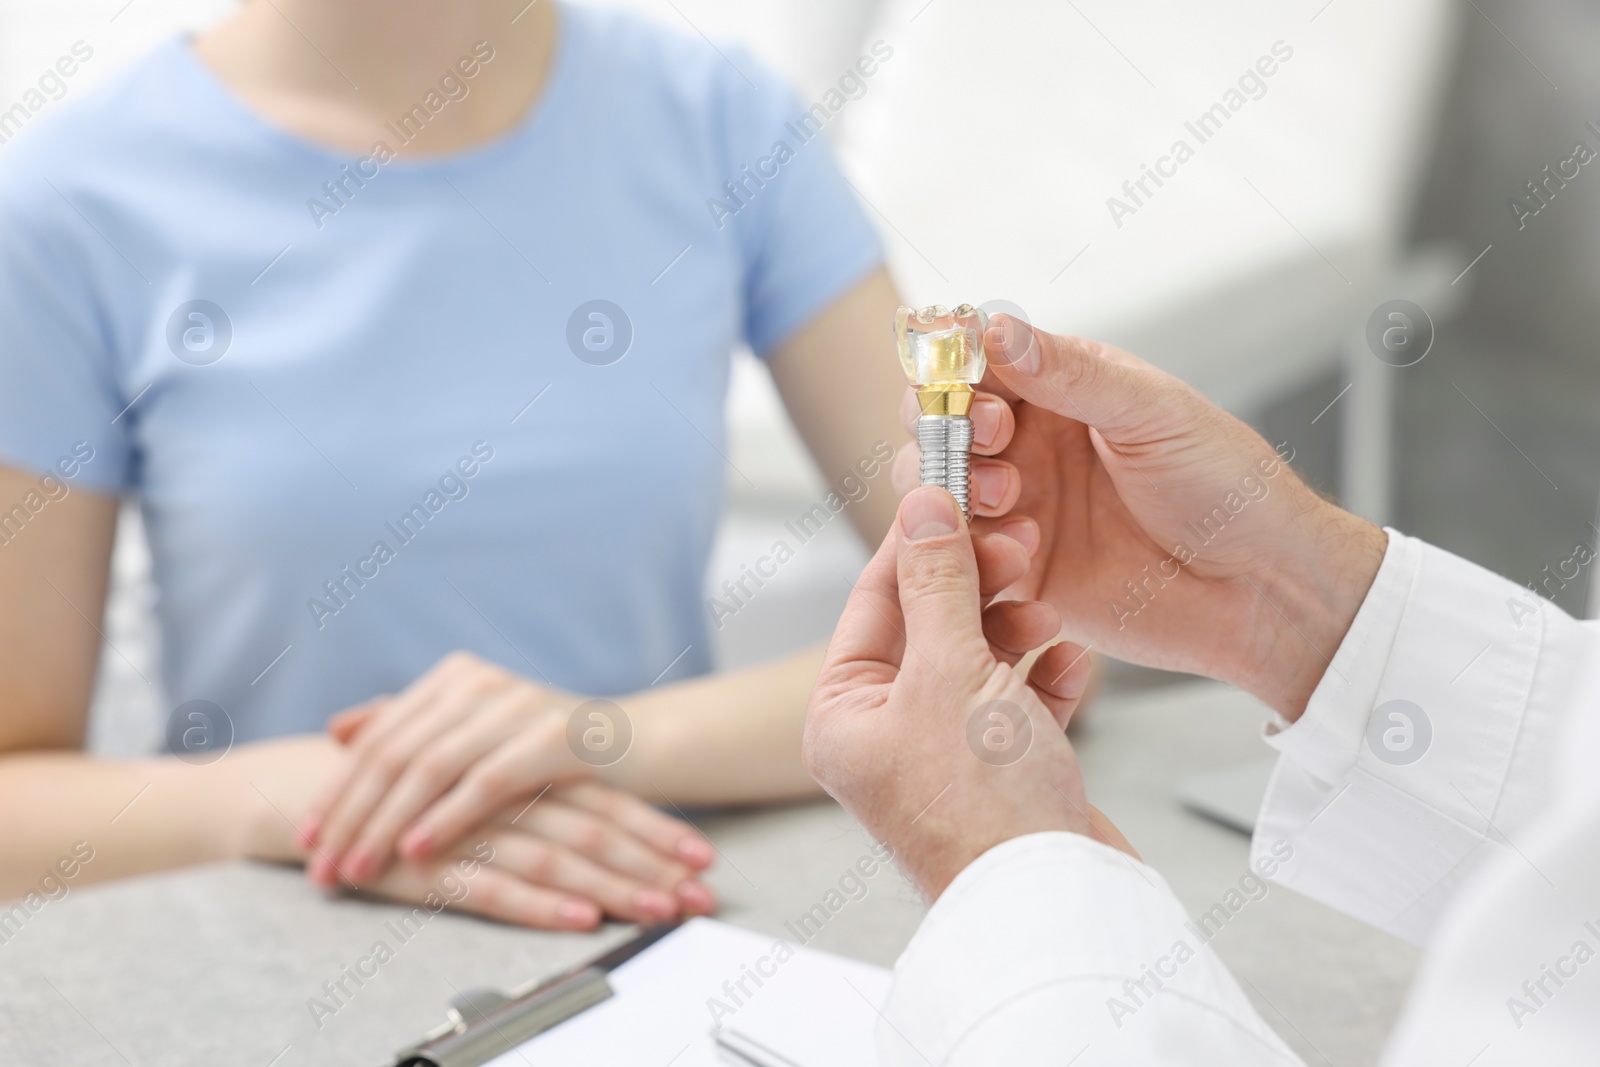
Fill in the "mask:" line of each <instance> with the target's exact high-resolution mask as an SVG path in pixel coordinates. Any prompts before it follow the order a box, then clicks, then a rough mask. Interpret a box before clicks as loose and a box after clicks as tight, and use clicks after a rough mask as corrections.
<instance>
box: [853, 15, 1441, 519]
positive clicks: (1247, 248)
mask: <svg viewBox="0 0 1600 1067" xmlns="http://www.w3.org/2000/svg"><path fill="white" fill-rule="evenodd" d="M881 10H882V13H881V17H880V19H879V21H878V23H877V24H876V25H875V26H874V28H873V29H872V30H871V31H870V32H869V34H868V37H869V38H873V39H876V38H882V39H883V40H885V41H887V42H889V43H890V44H891V45H892V46H893V47H894V49H895V52H894V57H893V59H892V60H891V61H889V62H887V63H885V64H884V65H883V68H882V70H881V71H880V72H879V73H878V74H877V75H876V76H875V77H874V78H873V79H872V82H871V87H870V91H869V92H868V93H867V95H866V96H865V97H864V98H863V99H861V100H860V101H858V102H854V103H852V104H851V105H850V106H849V109H848V114H847V116H846V121H845V126H844V140H843V150H844V154H845V157H846V160H847V162H848V164H849V166H850V168H851V171H852V173H854V174H855V175H857V177H858V184H859V188H860V192H861V193H862V195H863V197H864V198H865V199H866V200H867V202H868V203H869V204H870V205H871V207H872V210H873V211H874V212H875V213H876V215H877V217H878V221H879V222H880V223H881V226H882V229H883V231H884V233H885V235H886V237H887V239H888V242H889V247H890V250H891V258H892V262H893V265H894V268H895V272H896V275H897V277H898V279H899V281H900V283H901V285H902V286H903V287H904V288H905V290H906V292H907V295H908V296H909V297H910V298H911V299H913V300H915V301H917V302H918V303H932V302H941V303H950V302H955V301H960V300H966V299H971V300H975V301H976V300H984V299H987V298H990V297H1003V298H1005V299H1007V300H1009V301H1014V302H1015V303H1016V304H1017V305H1019V306H1020V307H1021V308H1022V309H1023V310H1024V312H1025V313H1026V314H1027V316H1028V317H1029V318H1030V319H1031V320H1032V321H1033V322H1035V323H1037V324H1038V325H1040V326H1042V327H1043V328H1045V329H1049V330H1052V331H1063V332H1071V333H1076V334H1082V335H1086V336H1092V337H1096V338H1099V339H1103V340H1107V341H1110V342H1114V343H1116V344H1119V345H1121V346H1123V347H1125V348H1127V349H1129V350H1130V351H1133V352H1135V353H1138V354H1139V355H1141V356H1142V357H1144V358H1146V359H1148V360H1150V361H1152V362H1154V363H1156V364H1158V365H1160V366H1162V367H1164V368H1166V369H1168V370H1170V371H1172V372H1173V373H1174V374H1177V375H1179V376H1180V377H1183V378H1185V379H1187V380H1189V381H1191V382H1193V383H1195V384H1196V385H1197V386H1199V387H1200V388H1201V389H1202V390H1204V391H1205V392H1206V393H1207V394H1209V395H1210V396H1211V397H1213V398H1214V399H1216V400H1217V401H1218V402H1220V403H1222V404H1223V405H1224V406H1226V407H1228V408H1230V409H1231V410H1233V411H1235V412H1238V413H1240V414H1242V415H1245V416H1246V417H1248V416H1249V415H1251V414H1253V413H1256V412H1259V411H1260V410H1261V408H1262V406H1263V405H1264V404H1266V403H1267V402H1268V401H1270V400H1272V399H1274V398H1277V397H1280V396H1282V395H1284V394H1286V393H1287V392H1289V391H1291V390H1293V389H1296V388H1299V387H1303V386H1305V385H1307V384H1309V383H1311V382H1313V381H1315V380H1316V379H1317V378H1318V377H1319V376H1322V375H1326V374H1328V373H1329V372H1331V371H1333V370H1335V369H1336V368H1337V367H1339V365H1340V360H1341V359H1344V360H1345V361H1346V369H1345V371H1344V373H1343V374H1342V375H1341V377H1342V379H1343V381H1342V382H1341V385H1342V384H1343V383H1344V382H1350V383H1351V386H1352V388H1351V395H1350V396H1348V397H1345V398H1344V404H1343V410H1342V411H1341V412H1340V413H1339V417H1341V418H1342V419H1343V425H1344V428H1345V434H1344V441H1345V454H1344V457H1343V459H1344V462H1343V464H1342V466H1343V472H1344V485H1343V492H1344V496H1345V499H1346V501H1347V503H1349V504H1350V505H1352V506H1353V507H1355V509H1356V510H1358V511H1361V512H1363V513H1365V514H1367V515H1368V516H1369V517H1372V518H1374V519H1380V520H1381V519H1382V518H1383V517H1384V516H1385V513H1386V511H1387V508H1388V462H1389V459H1388V454H1387V453H1388V438H1389V432H1388V423H1389V410H1388V408H1389V405H1388V385H1389V381H1388V379H1389V378H1390V377H1391V376H1392V375H1391V374H1385V373H1383V372H1384V371H1385V370H1387V368H1385V367H1383V365H1382V364H1379V363H1378V362H1377V361H1376V360H1375V359H1374V357H1373V356H1372V355H1371V354H1370V353H1368V352H1367V351H1366V346H1365V344H1364V343H1362V342H1361V340H1360V338H1361V333H1362V326H1363V324H1364V322H1365V319H1366V316H1367V314H1368V313H1369V312H1370V311H1371V310H1372V309H1373V308H1374V307H1376V306H1377V305H1378V304H1379V303H1382V302H1383V301H1384V300H1386V299H1389V298H1390V297H1392V296H1399V295H1411V296H1412V298H1413V299H1418V296H1417V295H1414V294H1420V295H1422V296H1426V297H1427V298H1428V299H1427V300H1422V299H1419V300H1418V302H1419V303H1422V304H1423V306H1424V307H1429V308H1430V310H1433V306H1432V305H1430V303H1429V302H1428V301H1430V300H1431V301H1433V303H1434V304H1437V305H1439V311H1437V312H1435V316H1436V317H1438V315H1439V314H1441V313H1442V312H1443V310H1444V306H1443V305H1444V304H1445V303H1447V301H1444V300H1443V297H1442V295H1441V290H1448V289H1449V281H1450V279H1451V277H1452V276H1453V274H1454V271H1458V270H1459V269H1460V267H1461V266H1463V265H1465V264H1464V261H1460V262H1458V259H1459V257H1457V256H1454V255H1450V256H1430V257H1425V258H1424V259H1422V260H1420V261H1417V262H1408V261H1407V260H1406V259H1405V257H1404V255H1403V250H1402V241H1401V238H1402V233H1403V228H1404V224H1405V222H1406V220H1407V218H1408V217H1409V214H1410V203H1411V200H1412V198H1413V196H1414V192H1415V185H1416V182H1417V180H1418V179H1419V176H1420V172H1421V169H1422V165H1423V163H1424V162H1425V159H1426V156H1427V152H1428V149H1429V146H1430V144H1431V137H1430V133H1431V129H1432V126H1433V121H1434V118H1435V112H1436V106H1437V103H1438V96H1439V94H1440V90H1441V86H1442V83H1443V78H1444V74H1445V73H1446V69H1445V68H1446V66H1447V60H1448V57H1449V56H1450V55H1451V45H1452V41H1453V37H1454V28H1455V17H1454V16H1455V11H1456V8H1455V5H1453V4H1452V3H1451V2H1450V0H1412V2H1409V3H1406V4H1398V5H1395V4H1385V3H1383V2H1382V0H1334V2H1333V3H1331V4H1326V5H1322V4H1316V3H1305V4H1295V5H1292V9H1290V7H1289V6H1288V5H1283V4H1279V3H1263V2H1248V3H1245V2H1235V3H1229V4H1223V5H1216V4H1203V5H1193V4H1187V3H1181V2H1178V0H1166V2H1161V3H1138V4H1128V3H1117V2H1114V0H1071V2H1066V3H1061V2H1058V0H1013V2H1010V3H993V2H980V0H934V2H933V3H928V2H927V0H887V2H886V3H885V4H884V5H883V8H882V9H881ZM1258 64H1259V66H1258ZM1267 70H1271V71H1272V73H1271V74H1270V75H1266V74H1265V73H1264V72H1265V71H1267ZM1241 78H1244V79H1245V80H1244V81H1243V82H1241ZM1230 90H1231V91H1233V93H1234V94H1236V95H1232V94H1230ZM1214 107H1221V108H1222V110H1221V111H1213V108H1214ZM1208 114H1210V115H1211V118H1210V121H1209V122H1208V123H1207V125H1205V126H1204V127H1202V126H1201V125H1200V123H1201V120H1202V117H1203V116H1206V115H1208ZM1179 141H1182V142H1185V143H1186V144H1187V145H1188V147H1189V149H1190V150H1191V151H1192V156H1190V157H1186V158H1185V160H1184V161H1183V162H1182V163H1177V162H1175V156H1174V155H1173V153H1174V149H1175V148H1176V145H1177V142H1179ZM1163 157H1167V158H1166V159H1164V158H1163ZM1158 166H1159V167H1160V169H1161V170H1163V171H1165V172H1167V175H1166V176H1165V177H1160V176H1159V175H1158V176H1157V178H1150V177H1148V175H1149V173H1150V171H1151V169H1152V168H1156V167H1158ZM1158 179H1159V181H1160V184H1157V180H1158ZM1141 181H1142V182H1143V189H1142V190H1141V189H1140V188H1139V185H1140V183H1141ZM1125 183H1127V184H1125ZM1113 198H1115V199H1116V200H1117V201H1120V202H1121V205H1123V206H1121V207H1117V206H1115V205H1114V204H1113V203H1112V200H1113ZM1114 207H1115V210H1113V208H1114ZM1451 267H1454V270H1451V269H1450V268H1451ZM1447 271H1449V273H1446V272H1447ZM1331 399H1332V396H1331V395H1330V400H1331Z"/></svg>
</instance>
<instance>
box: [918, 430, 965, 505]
mask: <svg viewBox="0 0 1600 1067" xmlns="http://www.w3.org/2000/svg"><path fill="white" fill-rule="evenodd" d="M917 447H918V448H920V449H921V450H922V484H923V485H937V486H939V487H940V488H942V489H944V490H946V491H947V492H949V494H950V495H951V496H953V497H955V498H956V503H957V504H960V505H961V514H962V515H964V516H965V517H966V518H968V519H971V518H972V505H971V503H970V500H969V498H970V495H971V482H970V474H969V472H968V467H967V457H968V455H969V454H970V452H971V450H972V420H971V419H969V418H967V417H966V416H965V415H923V416H922V417H920V418H919V419H917Z"/></svg>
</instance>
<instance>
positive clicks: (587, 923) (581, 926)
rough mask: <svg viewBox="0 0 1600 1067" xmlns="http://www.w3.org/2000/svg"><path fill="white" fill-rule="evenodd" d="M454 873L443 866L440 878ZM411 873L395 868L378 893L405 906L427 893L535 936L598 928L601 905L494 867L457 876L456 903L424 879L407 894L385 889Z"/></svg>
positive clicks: (410, 884)
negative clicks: (544, 932)
mask: <svg viewBox="0 0 1600 1067" xmlns="http://www.w3.org/2000/svg"><path fill="white" fill-rule="evenodd" d="M502 847H503V843H502V842H497V843H496V855H498V853H499V849H500V848H502ZM450 867H451V865H450V864H443V865H440V869H442V870H443V871H444V873H443V874H442V875H439V876H438V877H439V878H443V877H446V876H451V871H450V870H449V868H450ZM411 870H412V868H411V867H409V866H401V867H396V868H395V869H394V871H391V872H390V874H389V876H388V878H386V879H385V880H384V882H385V885H382V886H379V887H378V888H377V891H378V892H381V893H384V894H385V895H386V896H387V895H393V896H398V897H400V898H401V899H403V900H426V899H427V894H428V893H434V894H438V896H437V897H436V899H442V900H447V901H449V904H450V907H452V908H454V909H455V910H457V911H464V912H469V913H471V914H473V915H481V916H483V917H484V918H486V919H495V920H498V921H499V922H506V923H516V924H517V925H518V926H531V927H533V928H535V929H537V930H593V929H594V928H595V927H597V926H599V925H600V918H601V909H600V905H599V904H597V903H595V902H594V901H593V900H591V899H589V898H587V897H584V896H581V895H579V894H576V893H566V892H562V891H561V890H558V889H551V888H549V887H547V886H543V885H535V884H534V883H532V882H529V881H528V880H527V879H525V878H522V877H520V876H519V875H518V874H516V872H514V871H509V870H504V869H502V868H499V867H495V866H493V865H492V864H483V865H480V866H479V867H478V868H477V871H476V873H474V874H473V875H472V876H471V877H466V876H464V875H454V876H453V877H454V879H455V880H454V881H453V882H451V883H450V884H452V885H459V886H460V887H461V889H460V891H459V898H458V899H452V898H453V896H455V894H449V893H440V889H439V887H438V885H437V884H436V882H435V881H433V880H429V879H428V878H427V877H425V876H424V877H417V876H410V877H408V878H406V879H405V881H404V886H405V888H404V890H402V891H400V892H393V893H391V892H390V891H389V890H388V889H387V888H386V886H387V883H388V882H389V880H390V879H393V878H395V877H396V875H400V874H403V873H404V872H409V871H411Z"/></svg>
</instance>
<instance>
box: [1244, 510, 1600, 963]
mask: <svg viewBox="0 0 1600 1067" xmlns="http://www.w3.org/2000/svg"><path fill="white" fill-rule="evenodd" d="M1593 558H1594V554H1593V551H1592V550H1591V549H1589V548H1588V546H1586V545H1582V544H1580V545H1578V546H1576V547H1575V548H1574V550H1573V553H1572V558H1571V559H1570V560H1566V561H1564V562H1562V563H1559V564H1557V566H1556V572H1557V573H1560V574H1561V575H1562V576H1563V577H1565V578H1570V577H1572V576H1574V575H1575V573H1576V571H1575V570H1574V568H1581V566H1584V565H1587V563H1588V562H1589V561H1591V560H1592V559H1593ZM1568 572H1571V573H1568ZM1547 573H1550V572H1548V571H1547ZM1555 580H1562V579H1561V578H1556V579H1555ZM1596 636H1597V635H1596V631H1595V630H1594V629H1593V627H1592V626H1591V625H1590V624H1585V623H1580V622H1578V621H1577V620H1575V619H1573V618H1572V617H1571V616H1569V615H1567V614H1565V613H1564V612H1562V611H1561V610H1560V609H1559V608H1557V607H1555V605H1554V604H1552V603H1550V602H1549V601H1548V600H1546V599H1545V598H1543V597H1541V596H1538V595H1536V594H1535V593H1534V592H1533V591H1532V590H1531V589H1528V588H1526V587H1523V586H1519V585H1516V584H1515V583H1513V582H1510V581H1507V580H1506V579H1504V578H1500V577H1497V576H1496V575H1494V574H1491V573H1490V572H1488V571H1486V570H1484V569H1482V568H1481V567H1478V566H1475V565H1473V564H1471V563H1468V562H1467V561H1465V560H1463V559H1460V558H1458V557H1456V556H1453V555H1451V554H1450V553H1448V552H1445V551H1443V550H1441V549H1438V548H1434V547H1433V546H1431V545H1427V544H1424V543H1423V542H1421V541H1418V540H1416V539H1414V538H1410V537H1406V536H1405V535H1403V534H1400V533H1398V532H1395V531H1393V530H1391V531H1389V546H1388V549H1387V551H1386V553H1385V556H1384V560H1383V564H1382V566H1381V567H1380V569H1379V571H1378V575H1377V578H1376V579H1375V581H1374V582H1373V586H1372V589H1371V590H1370V591H1369V593H1368V595H1367V597H1366V600H1365V601H1364V602H1363V604H1362V606H1361V608H1360V610H1359V612H1358V613H1357V615H1356V618H1355V620H1354V622H1353V623H1352V625H1351V627H1350V631H1349V633H1348V634H1346V636H1345V639H1344V641H1343V642H1342V643H1341V644H1340V646H1339V648H1338V650H1337V652H1336V653H1335V654H1334V655H1333V658H1332V660H1331V661H1330V662H1329V665H1328V670H1327V673H1326V674H1325V675H1324V676H1323V678H1322V681H1321V683H1320V684H1319V685H1318V687H1317V689H1316V692H1315V693H1314V694H1313V695H1312V698H1311V701H1310V703H1309V704H1308V706H1307V708H1306V711H1305V714H1304V715H1302V716H1301V718H1300V719H1299V720H1298V721H1297V722H1296V723H1295V724H1294V725H1292V726H1289V727H1288V728H1286V729H1282V730H1279V731H1277V732H1272V731H1271V727H1269V733H1268V737H1267V740H1268V743H1270V744H1271V745H1272V746H1273V747H1275V748H1277V749H1278V751H1279V753H1280V754H1281V756H1280V758H1279V761H1278V765H1277V768H1276V770H1275V771H1274V773H1273V777H1272V781H1271V784H1270V785H1269V787H1268V790H1267V796H1266V799H1265V801H1264V803H1263V806H1262V810H1261V814H1260V817H1259V819H1258V821H1257V824H1256V832H1255V838H1254V841H1253V844H1252V853H1253V858H1259V857H1261V856H1263V855H1266V854H1268V853H1269V852H1273V851H1276V854H1278V855H1280V856H1281V855H1282V854H1283V853H1284V852H1285V851H1288V852H1290V853H1292V855H1291V856H1290V858H1289V859H1288V861H1287V862H1285V863H1284V864H1282V865H1281V866H1280V867H1279V868H1278V872H1277V874H1276V876H1275V880H1277V881H1278V882H1280V883H1281V884H1283V885H1287V886H1289V887H1291V888H1293V889H1295V890H1297V891H1299V892H1301V893H1304V894H1305V895H1307V896H1310V897H1312V898H1314V899H1316V900H1320V901H1322V902H1323V903H1326V904H1328V905H1330V906H1332V907H1335V908H1338V909H1339V910H1341V911H1344V912H1346V913H1348V914H1350V915H1353V916H1355V917H1357V918H1359V919H1362V920H1365V921H1366V922H1369V923H1371V924H1373V925H1375V926H1377V927H1380V928H1382V929H1384V930H1387V931H1389V932H1391V933H1393V934H1396V935H1397V936H1400V937H1403V938H1405V939H1407V940H1410V941H1413V942H1418V943H1420V942H1422V941H1423V940H1425V939H1426V938H1427V936H1428V935H1429V933H1430V931H1431V930H1432V928H1433V926H1434V923H1435V921H1436V919H1437V918H1438V916H1439V914H1440V912H1441V911H1442V910H1443V908H1444V906H1445V904H1446V903H1447V902H1448V901H1449V900H1450V898H1451V897H1452V896H1453V895H1454V893H1455V891H1456V889H1457V887H1458V886H1459V885H1460V884H1461V883H1462V881H1463V880H1464V879H1465V878H1466V877H1467V875H1468V874H1469V873H1470V872H1471V871H1472V870H1473V869H1474V868H1475V867H1476V866H1477V865H1478V864H1479V863H1480V862H1481V860H1482V859H1483V856H1484V854H1485V852H1486V851H1487V849H1486V848H1485V845H1486V843H1488V842H1494V843H1505V842H1507V841H1509V840H1512V839H1514V838H1515V837H1516V835H1517V833H1518V831H1519V830H1521V829H1522V828H1523V827H1525V826H1526V825H1527V824H1528V823H1529V822H1530V821H1531V820H1532V819H1533V817H1534V816H1535V815H1536V814H1537V813H1538V812H1539V811H1541V810H1542V809H1544V808H1546V807H1547V806H1548V805H1549V803H1550V801H1551V796H1552V781H1553V771H1554V768H1555V762H1556V753H1557V749H1558V747H1559V746H1558V738H1559V736H1560V733H1561V730H1562V728H1563V725H1564V723H1565V721H1566V719H1567V717H1568V715H1569V714H1570V711H1571V709H1572V708H1573V707H1574V706H1576V704H1577V694H1578V691H1579V690H1580V688H1581V687H1582V686H1583V685H1584V684H1585V682H1586V679H1585V677H1584V669H1585V664H1586V662H1587V661H1589V660H1591V659H1592V658H1593V653H1594V651H1595V644H1596ZM1508 835H1509V836H1508Z"/></svg>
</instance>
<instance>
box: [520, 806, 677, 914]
mask: <svg viewBox="0 0 1600 1067" xmlns="http://www.w3.org/2000/svg"><path fill="white" fill-rule="evenodd" d="M513 821H514V824H515V825H516V826H517V827H518V828H519V829H521V830H524V831H526V832H527V833H531V834H537V835H538V836H539V837H542V838H545V839H547V840H550V841H554V842H556V843H557V844H560V845H565V846H566V847H567V848H570V849H572V850H573V851H574V852H576V853H578V854H579V855H580V856H583V857H585V858H587V859H590V860H593V861H594V862H595V863H598V864H600V865H601V866H603V867H606V868H609V869H610V870H613V871H616V872H617V873H619V874H622V875H626V876H627V877H629V878H634V879H637V880H638V881H641V882H644V883H646V884H648V885H653V886H655V887H656V888H657V889H663V890H666V891H667V892H669V893H670V892H676V891H677V888H678V886H679V885H680V884H681V883H683V882H685V881H689V880H692V879H693V878H694V872H693V871H691V870H690V869H689V867H688V865H687V864H685V863H683V862H681V861H679V860H676V859H674V858H672V857H670V856H667V855H665V854H663V853H661V852H658V851H656V849H654V848H652V847H651V846H649V845H647V844H645V843H644V842H642V841H640V840H639V839H638V838H636V837H634V836H633V834H632V833H630V832H629V831H628V830H626V829H624V828H623V827H622V826H620V825H619V824H617V823H615V822H612V821H611V820H610V819H606V818H603V817H602V816H599V815H596V814H594V813H593V812H588V811H584V810H582V809H581V808H575V807H572V806H571V805H569V804H564V803H562V802H561V801H560V800H551V799H549V798H548V797H546V798H545V799H543V800H541V801H540V802H539V803H537V804H534V805H532V806H531V807H529V808H527V809H526V810H525V811H524V812H523V813H521V814H520V816H518V817H515V818H514V820H513Z"/></svg>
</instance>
